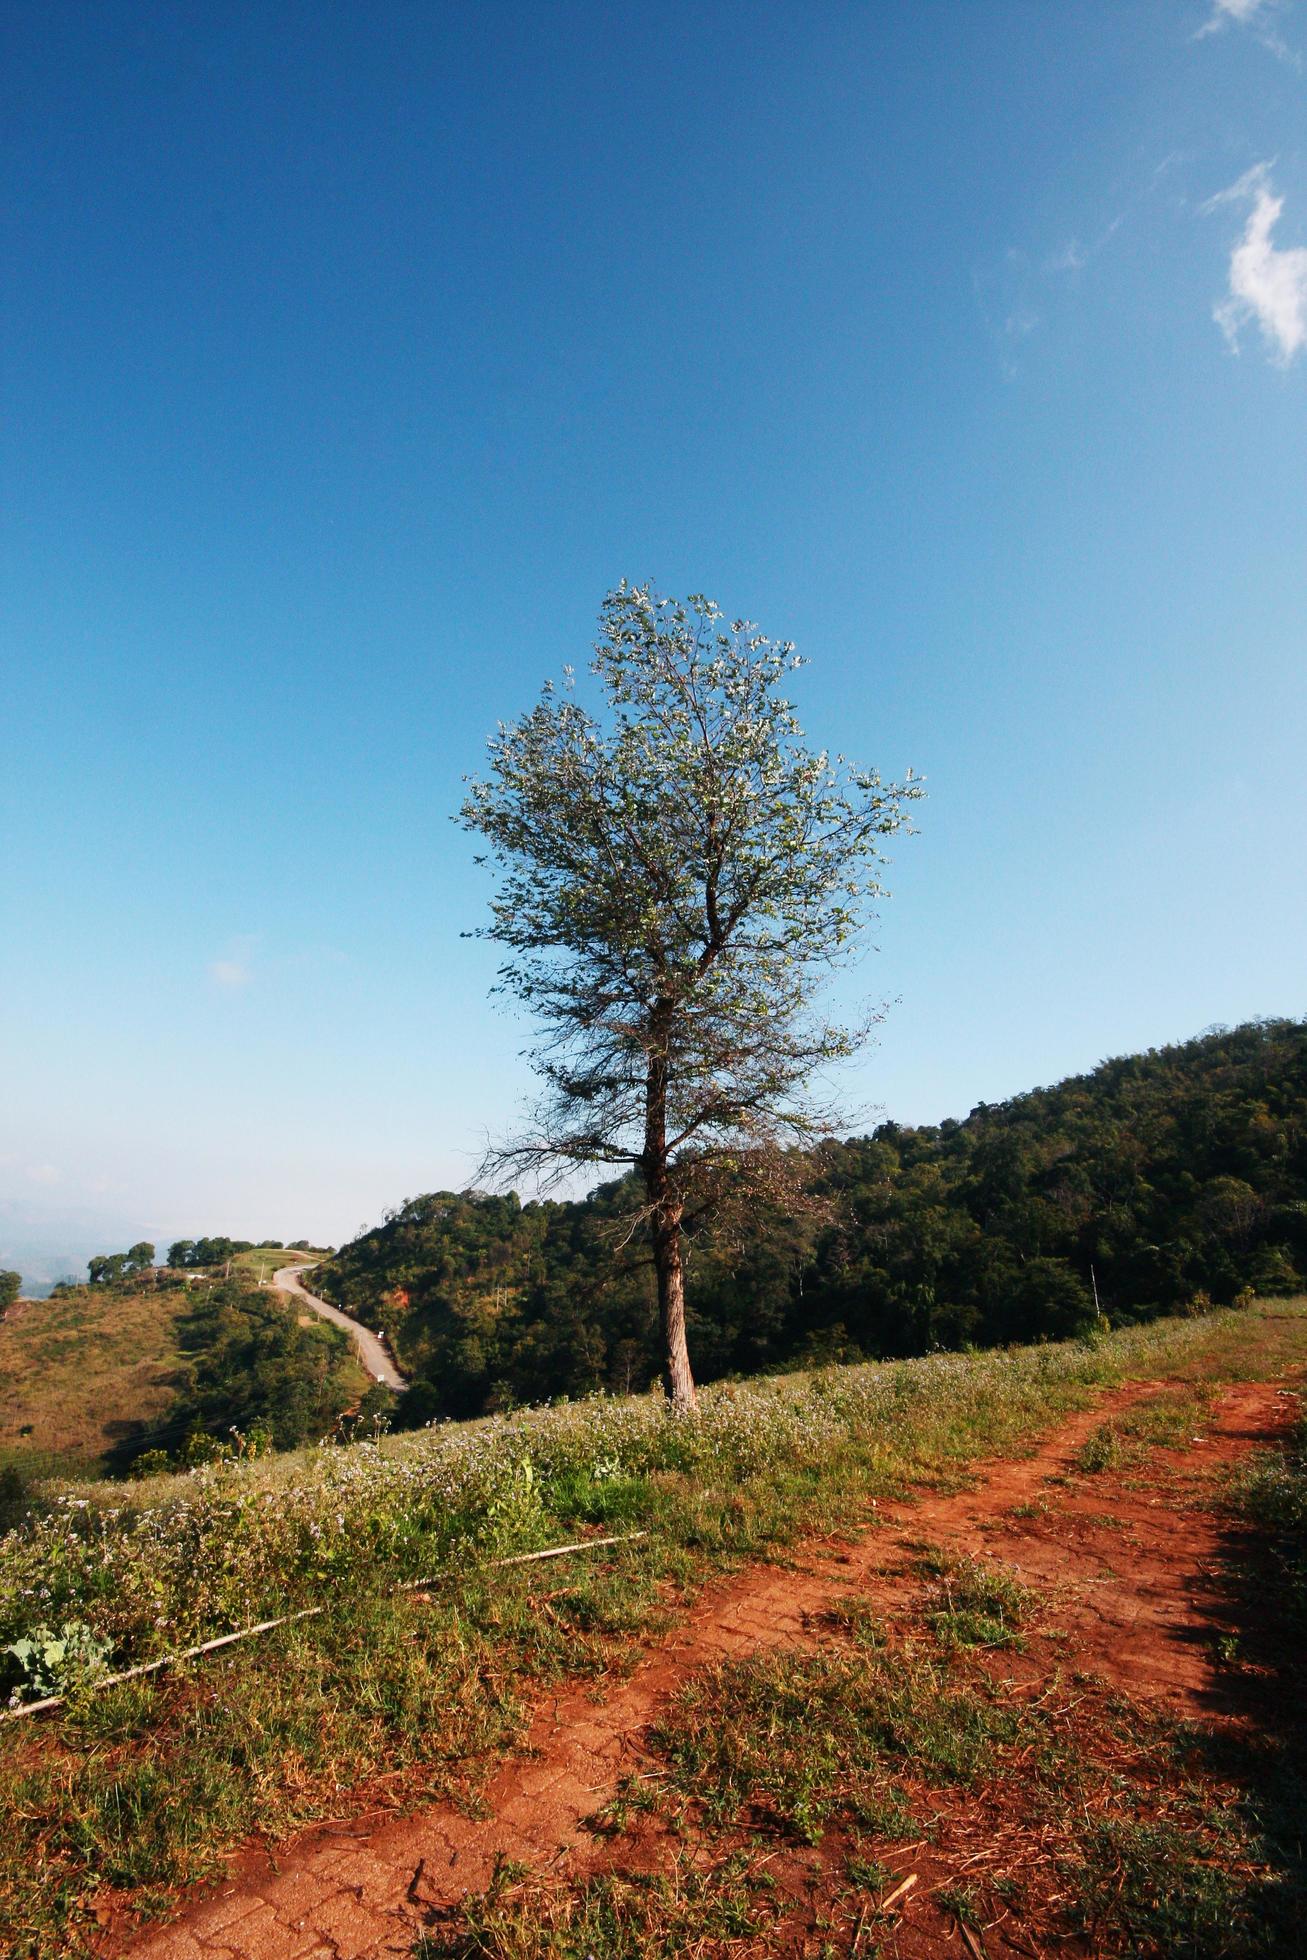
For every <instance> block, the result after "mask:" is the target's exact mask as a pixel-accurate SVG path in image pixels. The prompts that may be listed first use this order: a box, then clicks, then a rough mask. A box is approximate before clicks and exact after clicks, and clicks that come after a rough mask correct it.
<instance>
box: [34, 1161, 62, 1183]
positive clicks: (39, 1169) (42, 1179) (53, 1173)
mask: <svg viewBox="0 0 1307 1960" xmlns="http://www.w3.org/2000/svg"><path fill="white" fill-rule="evenodd" d="M27 1175H28V1176H29V1177H30V1178H31V1180H32V1182H33V1184H57V1183H58V1182H59V1179H60V1177H61V1175H62V1173H61V1171H60V1170H59V1168H58V1166H57V1165H55V1164H29V1165H28V1167H27Z"/></svg>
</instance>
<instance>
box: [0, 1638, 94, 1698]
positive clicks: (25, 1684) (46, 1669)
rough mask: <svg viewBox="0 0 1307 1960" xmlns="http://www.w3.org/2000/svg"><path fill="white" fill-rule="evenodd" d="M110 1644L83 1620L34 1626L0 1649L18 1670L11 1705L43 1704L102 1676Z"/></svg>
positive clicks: (13, 1667)
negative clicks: (59, 1624)
mask: <svg viewBox="0 0 1307 1960" xmlns="http://www.w3.org/2000/svg"><path fill="white" fill-rule="evenodd" d="M110 1652H111V1647H110V1643H109V1642H108V1641H107V1640H102V1639H101V1638H100V1636H99V1635H98V1634H97V1633H95V1632H94V1631H93V1630H92V1629H91V1628H90V1627H88V1626H87V1625H86V1624H85V1622H84V1621H82V1620H68V1621H66V1622H65V1623H64V1625H63V1626H61V1627H59V1628H57V1629H56V1628H53V1627H44V1626H42V1627H35V1628H34V1629H33V1631H32V1632H31V1633H29V1634H24V1635H23V1636H22V1637H21V1638H20V1639H18V1640H11V1641H10V1643H9V1645H8V1646H7V1647H4V1648H0V1653H3V1654H5V1655H7V1656H8V1658H9V1660H10V1661H11V1663H12V1664H13V1665H12V1667H11V1669H10V1673H11V1675H12V1673H13V1672H14V1670H15V1669H16V1670H17V1677H18V1678H17V1680H16V1681H15V1682H14V1683H13V1685H12V1687H11V1689H10V1693H9V1705H10V1707H11V1708H15V1707H17V1706H18V1705H19V1703H20V1702H25V1701H40V1700H42V1699H44V1697H45V1696H46V1695H62V1694H67V1693H68V1692H69V1690H70V1689H72V1688H79V1687H82V1686H83V1685H84V1684H85V1683H86V1682H88V1681H92V1680H94V1678H95V1677H96V1675H97V1674H103V1673H104V1671H105V1668H106V1666H107V1665H108V1660H109V1654H110Z"/></svg>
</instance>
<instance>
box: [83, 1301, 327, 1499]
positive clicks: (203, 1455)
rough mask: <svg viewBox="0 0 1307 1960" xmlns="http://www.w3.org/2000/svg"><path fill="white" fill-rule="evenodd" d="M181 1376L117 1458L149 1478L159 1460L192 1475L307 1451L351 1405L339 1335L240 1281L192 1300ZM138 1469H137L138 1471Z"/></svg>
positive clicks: (181, 1334) (182, 1323) (184, 1326)
mask: <svg viewBox="0 0 1307 1960" xmlns="http://www.w3.org/2000/svg"><path fill="white" fill-rule="evenodd" d="M177 1338H178V1341H179V1344H180V1346H181V1349H182V1352H183V1355H184V1357H185V1369H184V1373H183V1376H182V1379H181V1381H180V1382H179V1384H178V1391H177V1395H176V1399H175V1400H174V1401H173V1402H172V1404H171V1405H170V1406H169V1407H168V1408H167V1409H166V1410H165V1411H164V1413H163V1415H162V1416H161V1417H159V1418H158V1419H157V1420H156V1421H155V1422H153V1423H151V1424H148V1425H146V1426H145V1427H144V1428H143V1429H141V1430H139V1431H138V1432H137V1433H136V1434H134V1435H133V1436H132V1437H131V1438H130V1439H129V1440H128V1441H126V1442H125V1443H124V1444H123V1445H122V1447H121V1448H120V1449H119V1451H118V1452H117V1456H116V1459H115V1460H116V1463H117V1466H118V1467H119V1468H126V1467H128V1466H131V1467H133V1470H134V1472H135V1473H137V1474H140V1473H142V1472H143V1473H144V1474H150V1473H151V1472H154V1471H157V1469H158V1468H159V1467H160V1459H161V1457H164V1458H167V1459H170V1460H171V1461H172V1462H173V1463H179V1464H184V1465H188V1466H192V1467H193V1466H194V1465H196V1464H199V1463H211V1462H216V1461H219V1460H220V1459H222V1458H227V1457H233V1458H234V1457H253V1456H258V1455H261V1454H262V1453H263V1452H264V1451H265V1450H266V1449H268V1448H274V1449H279V1450H285V1449H293V1448H294V1447H295V1446H296V1445H298V1444H300V1443H306V1442H315V1441H317V1439H318V1438H319V1437H321V1436H325V1435H327V1434H328V1433H329V1432H330V1431H331V1430H332V1428H333V1427H334V1426H335V1423H336V1421H337V1418H338V1417H339V1415H340V1413H341V1410H342V1409H343V1408H344V1407H345V1406H346V1404H347V1402H348V1401H349V1400H350V1393H351V1386H352V1379H353V1377H352V1370H351V1356H352V1350H351V1348H350V1343H349V1339H348V1337H347V1335H345V1334H344V1333H343V1332H342V1331H341V1330H340V1329H339V1328H337V1327H333V1326H332V1325H331V1324H330V1323H329V1322H327V1321H324V1320H318V1319H315V1320H314V1321H313V1322H312V1323H311V1325H309V1326H307V1327H304V1326H301V1325H300V1323H299V1317H298V1315H297V1313H296V1312H295V1310H294V1309H293V1308H292V1307H290V1306H288V1305H287V1304H286V1302H285V1301H284V1300H283V1299H282V1298H280V1297H279V1296H278V1295H276V1294H272V1293H268V1292H265V1291H263V1290H261V1289H259V1288H258V1287H256V1286H253V1285H252V1284H250V1283H249V1281H248V1280H247V1279H246V1278H245V1277H243V1276H242V1277H239V1278H234V1279H231V1280H225V1281H220V1282H218V1283H217V1284H215V1285H213V1286H210V1287H206V1288H204V1289H203V1290H202V1291H198V1292H196V1293H195V1294H194V1296H193V1297H192V1298H191V1299H190V1300H189V1301H188V1302H187V1307H186V1311H185V1312H184V1313H183V1314H182V1315H181V1317H180V1318H179V1320H178V1322H177ZM138 1460H139V1463H140V1470H139V1471H137V1470H136V1465H137V1462H138Z"/></svg>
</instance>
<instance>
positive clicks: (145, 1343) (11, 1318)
mask: <svg viewBox="0 0 1307 1960" xmlns="http://www.w3.org/2000/svg"><path fill="white" fill-rule="evenodd" d="M185 1304H186V1297H185V1294H184V1293H182V1292H181V1291H179V1290H177V1289H174V1288H170V1287H144V1288H142V1289H141V1291H140V1292H138V1293H131V1292H127V1293H123V1292H119V1291H118V1290H117V1289H116V1288H115V1289H110V1288H107V1287H90V1286H83V1287H78V1288H77V1289H76V1290H75V1291H74V1292H71V1293H67V1294H62V1295H60V1296H59V1297H57V1298H54V1299H48V1300H33V1301H30V1302H27V1303H25V1304H24V1305H23V1306H22V1307H21V1308H19V1309H18V1310H17V1312H11V1313H10V1314H9V1315H8V1316H7V1317H6V1318H5V1319H4V1320H3V1321H0V1468H3V1467H5V1466H7V1465H12V1466H13V1467H15V1468H16V1469H18V1470H20V1471H21V1472H24V1473H25V1474H27V1475H29V1476H33V1477H50V1476H65V1477H76V1476H78V1475H81V1476H86V1475H87V1474H88V1473H94V1472H95V1471H96V1470H97V1469H99V1468H100V1467H101V1465H102V1463H103V1460H104V1457H105V1455H106V1453H107V1452H108V1451H109V1450H110V1449H111V1448H112V1447H113V1444H114V1443H115V1442H116V1441H117V1440H118V1439H119V1438H120V1437H121V1436H122V1435H123V1434H124V1432H125V1431H126V1430H127V1429H128V1428H134V1427H135V1426H136V1424H137V1423H138V1422H140V1421H144V1420H149V1419H150V1418H152V1417H154V1416H156V1415H159V1414H161V1413H162V1411H163V1410H164V1409H166V1408H167V1407H168V1404H169V1403H170V1402H171V1400H172V1397H173V1380H174V1377H175V1375H176V1372H177V1370H178V1368H179V1367H180V1366H181V1364H182V1355H181V1350H180V1348H179V1347H178V1345H177V1338H176V1322H177V1317H178V1315H179V1314H180V1313H181V1312H182V1311H183V1309H184V1308H185Z"/></svg>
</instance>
